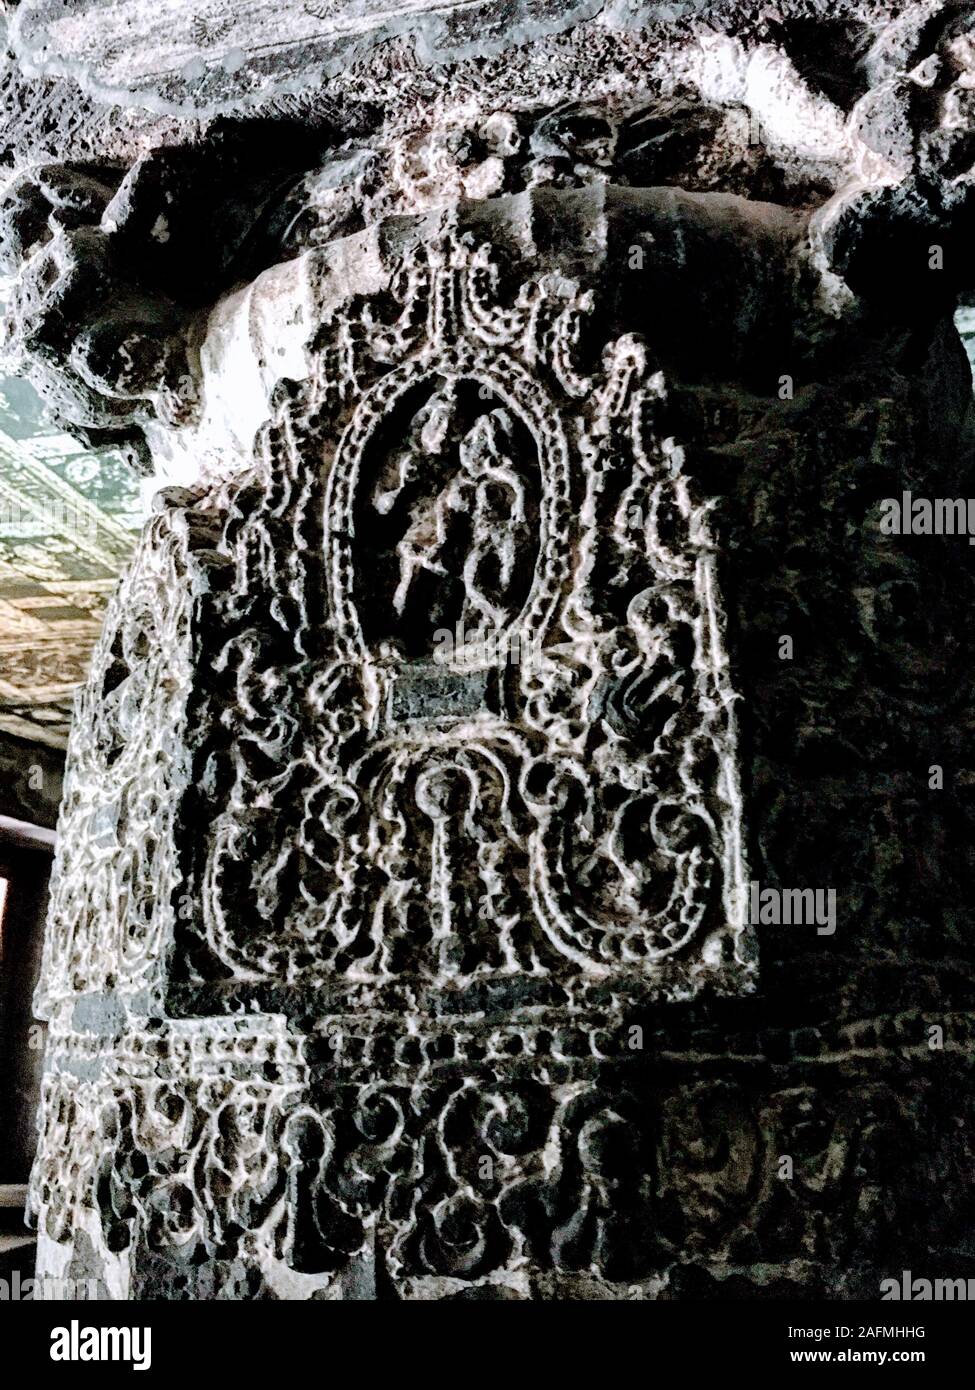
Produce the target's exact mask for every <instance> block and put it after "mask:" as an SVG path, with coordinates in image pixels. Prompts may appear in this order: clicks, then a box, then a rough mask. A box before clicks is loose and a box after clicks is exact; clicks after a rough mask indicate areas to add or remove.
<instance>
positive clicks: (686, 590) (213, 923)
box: [184, 234, 747, 993]
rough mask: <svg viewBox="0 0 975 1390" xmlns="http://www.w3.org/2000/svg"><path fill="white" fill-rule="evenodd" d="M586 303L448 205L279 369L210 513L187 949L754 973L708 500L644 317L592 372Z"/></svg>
mask: <svg viewBox="0 0 975 1390" xmlns="http://www.w3.org/2000/svg"><path fill="white" fill-rule="evenodd" d="M591 311H592V298H591V295H587V294H584V293H582V292H580V290H579V289H578V287H577V286H576V285H575V284H573V283H572V282H569V281H566V280H564V279H561V278H560V277H558V276H557V275H554V274H552V275H547V276H543V277H542V278H541V279H540V280H538V281H537V282H534V281H530V282H528V283H526V284H524V285H523V286H522V287H521V288H520V289H517V290H516V292H515V293H513V294H510V293H509V294H508V295H507V296H506V295H505V292H504V290H503V289H502V282H501V270H500V268H499V266H498V264H497V262H496V261H495V260H494V259H492V256H491V253H490V251H489V249H488V248H487V247H486V246H484V245H480V246H478V245H475V244H474V242H473V240H472V239H470V238H469V237H460V236H457V235H455V234H448V235H446V236H444V237H443V238H442V239H441V240H440V241H438V242H435V243H434V244H425V245H421V246H419V247H417V248H416V249H415V250H414V251H412V252H410V253H409V254H408V256H407V257H406V259H405V260H404V262H403V264H402V265H401V267H400V268H399V270H398V272H397V275H396V277H395V279H394V281H393V282H392V285H391V291H390V293H389V294H388V295H387V296H386V297H385V299H383V300H380V301H378V302H377V301H374V300H366V301H364V302H362V303H361V304H360V305H359V306H358V307H357V309H355V312H354V313H352V314H343V315H341V316H336V317H335V318H333V319H332V320H331V321H330V322H328V323H326V324H325V325H323V328H322V331H321V334H320V346H319V355H318V357H317V366H316V370H314V371H313V374H312V376H311V378H310V379H309V381H308V382H307V383H305V384H303V385H302V386H300V387H298V388H296V389H294V390H291V391H286V392H283V393H282V395H281V399H280V400H279V402H278V406H277V411H276V415H275V418H274V420H273V421H272V422H271V424H270V426H269V427H268V429H267V430H266V431H265V432H264V435H263V438H262V440H261V443H260V453H261V458H262V470H261V474H260V477H259V486H260V489H261V491H260V494H259V495H258V496H257V497H256V498H255V500H254V501H251V500H250V494H251V489H248V497H247V501H246V502H241V501H238V502H237V503H236V506H235V510H236V517H235V519H234V520H233V521H232V522H231V524H230V525H229V527H228V529H227V532H226V535H225V540H224V543H223V544H224V547H225V548H226V550H227V552H228V553H229V554H232V555H233V557H234V559H235V563H236V567H237V579H236V583H235V585H234V586H233V588H232V590H231V591H230V592H229V594H228V595H227V597H226V600H225V602H224V603H223V608H222V612H221V614H220V621H221V622H222V623H223V624H224V630H225V640H224V644H223V648H222V651H221V653H220V657H219V661H218V669H219V670H220V671H221V672H223V673H224V680H225V682H226V681H227V679H228V677H229V676H231V675H232V678H233V680H234V682H235V686H234V688H235V693H236V698H237V701H238V702H239V705H240V708H241V710H242V716H241V717H240V719H239V720H237V721H236V728H235V729H234V736H233V738H231V739H227V738H225V737H222V736H221V735H220V734H215V735H214V736H213V738H212V739H208V740H207V741H206V743H205V747H206V756H207V759H208V763H207V767H208V771H209V775H210V776H211V777H212V778H214V779H216V780H217V781H219V782H220V783H221V784H223V785H226V786H227V787H228V796H227V802H226V807H225V809H224V810H222V811H221V812H220V813H219V814H218V816H217V817H216V819H215V822H214V827H213V833H212V835H211V836H209V837H207V839H206V841H205V842H202V843H201V842H199V841H198V840H197V842H196V843H191V844H188V845H187V860H188V878H189V882H190V898H191V899H192V900H194V901H198V902H199V904H200V910H201V916H200V919H199V920H197V921H195V922H194V923H193V925H192V927H191V928H190V930H191V931H193V932H195V933H196V934H197V936H198V937H199V938H200V939H201V941H202V942H205V945H206V949H207V953H208V956H209V958H210V960H211V961H212V962H213V963H212V964H211V965H210V966H207V965H205V964H201V963H200V962H201V961H202V959H203V958H202V957H201V956H199V954H197V956H196V961H197V967H196V968H197V971H198V972H199V974H200V976H202V977H203V978H208V977H209V978H213V977H216V978H219V977H220V976H221V975H225V976H226V975H230V976H232V977H234V978H237V979H242V980H252V981H258V980H273V981H277V982H285V981H287V982H289V983H297V982H306V981H308V980H310V979H320V980H323V981H329V982H331V983H333V984H334V983H335V982H336V981H338V980H341V979H345V980H348V981H350V982H352V981H355V982H357V983H359V984H362V983H365V982H368V983H369V984H373V985H376V986H382V985H384V984H386V983H393V982H395V981H397V980H403V979H416V980H420V981H424V982H426V983H428V984H431V985H434V986H443V985H444V984H445V983H446V982H447V981H453V982H455V983H469V982H471V981H473V980H475V979H478V978H482V977H485V976H490V975H496V974H498V975H512V974H526V975H529V976H535V977H542V976H545V975H548V974H550V973H552V972H555V973H556V974H565V973H568V974H569V975H570V976H574V975H575V974H576V972H578V971H581V972H582V973H583V975H590V976H594V977H599V976H607V975H609V974H610V973H612V972H617V971H618V972H623V973H624V974H625V973H628V972H630V973H633V974H634V975H635V976H637V977H644V978H646V979H650V980H653V979H654V978H655V973H656V970H657V967H658V966H660V964H661V963H662V962H664V961H665V960H666V959H667V958H668V957H672V956H675V955H677V954H678V953H680V952H682V951H686V950H687V948H688V946H689V944H690V943H691V942H692V940H693V941H694V945H693V946H692V947H691V950H692V954H693V956H694V958H695V959H694V963H693V966H692V967H691V968H688V969H687V970H685V971H683V972H682V974H681V979H680V983H679V984H678V983H676V981H674V982H673V988H674V989H675V990H676V992H677V993H682V992H683V993H686V992H687V991H688V990H689V989H693V988H694V987H696V986H695V973H696V972H699V973H700V976H701V979H703V978H704V977H705V976H711V977H713V978H718V979H720V976H721V974H722V971H724V970H727V972H728V974H729V979H730V980H731V982H732V985H731V987H737V986H739V985H740V984H741V981H742V978H743V977H744V976H745V975H746V974H747V965H746V963H745V961H746V954H747V952H746V950H745V949H744V948H743V946H742V940H741V938H742V935H743V932H744V927H743V921H742V911H743V901H742V899H741V894H740V888H741V883H742V867H741V853H740V845H739V814H740V808H739V805H738V794H737V787H736V773H735V761H734V760H735V748H734V737H735V736H734V713H733V693H732V691H731V688H730V684H729V681H728V677H727V670H726V658H725V655H724V651H723V646H722V634H721V618H720V604H719V601H718V597H717V593H716V585H715V577H714V568H713V541H712V538H711V536H710V533H709V529H708V519H707V513H708V503H707V501H706V500H704V501H699V500H697V499H695V498H694V497H693V496H692V492H691V489H690V486H689V484H688V481H687V479H686V478H685V476H684V474H683V472H682V468H681V453H680V449H679V448H678V446H677V445H676V444H675V443H674V441H673V440H670V439H661V438H659V437H658V435H657V433H656V432H655V423H654V417H655V412H656V409H657V406H658V404H659V402H660V400H661V398H662V395H663V381H662V378H661V376H660V375H659V373H654V372H653V370H652V367H651V365H650V363H649V362H648V351H647V348H646V347H645V345H644V344H643V343H642V342H641V341H639V340H638V339H637V338H635V337H633V336H630V335H623V336H621V337H619V338H617V339H615V340H614V341H613V342H611V343H610V344H609V345H608V346H607V347H606V349H605V350H604V352H603V353H602V355H601V358H600V359H599V360H598V361H597V362H596V363H595V364H594V366H593V369H592V370H590V371H587V370H586V369H585V367H584V364H583V357H584V349H583V345H582V338H583V336H584V333H585V331H586V320H587V318H588V317H589V316H590V315H591ZM322 515H324V524H323V526H322V529H321V531H319V526H320V525H321V523H320V522H319V517H320V516H322ZM281 527H284V528H285V529H286V530H287V532H288V533H289V534H294V535H296V536H299V537H302V538H303V543H302V544H301V546H300V547H299V548H298V549H297V550H292V551H290V552H287V551H285V550H284V549H283V548H282V547H279V546H276V545H275V544H274V543H273V537H274V535H275V533H276V531H277V529H278V528H281ZM441 639H445V640H441ZM269 653H273V658H269ZM224 688H227V687H226V685H225V687H224ZM194 838H195V837H194ZM255 912H256V915H255ZM258 922H259V923H260V926H259V928H257V929H255V928H256V924H257V923H258ZM184 958H185V957H184ZM699 982H700V981H698V983H699ZM665 992H666V991H665Z"/></svg>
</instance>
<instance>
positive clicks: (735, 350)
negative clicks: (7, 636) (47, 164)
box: [5, 3, 975, 1299]
mask: <svg viewBox="0 0 975 1390" xmlns="http://www.w3.org/2000/svg"><path fill="white" fill-rule="evenodd" d="M32 8H36V7H32ZM25 23H26V21H25ZM969 29H970V18H969V17H968V16H967V14H966V13H965V12H963V11H962V10H960V9H957V8H951V7H941V8H937V7H934V8H933V7H930V6H923V7H921V6H908V5H904V6H894V7H890V6H879V5H878V6H871V5H868V4H865V3H861V4H856V5H849V6H842V7H829V9H827V8H826V7H823V6H806V5H798V4H796V5H792V4H783V5H780V6H777V7H773V8H772V9H769V8H768V7H762V9H761V12H760V13H759V12H758V10H757V8H755V9H753V8H752V7H747V6H746V7H742V6H740V5H739V6H735V7H733V9H732V8H729V7H721V6H712V7H707V9H706V13H705V12H704V11H703V10H701V9H699V8H698V7H682V8H681V9H680V12H679V13H676V14H675V13H674V12H672V11H670V10H668V11H667V12H666V13H665V12H664V10H663V9H662V8H657V7H654V8H653V11H652V12H651V13H648V14H647V15H646V17H645V21H643V22H641V23H639V24H637V25H636V27H633V28H632V29H631V28H627V27H626V26H624V25H619V26H615V27H614V25H611V24H608V23H602V22H601V21H588V20H583V21H580V22H578V23H574V24H572V25H571V26H570V27H569V29H568V31H567V32H566V33H564V34H562V35H549V36H548V37H544V36H543V37H538V38H536V39H534V40H533V41H532V42H525V43H522V44H520V45H519V46H517V47H514V48H511V49H509V50H508V51H506V52H505V54H504V55H502V56H500V57H494V56H491V55H486V56H480V57H468V58H464V59H463V61H458V62H457V63H454V64H449V65H448V64H443V63H437V62H433V63H432V64H431V63H430V62H429V61H424V62H422V63H420V62H414V61H413V60H412V59H410V60H409V61H407V60H405V59H404V54H405V53H407V52H408V50H409V44H408V41H407V40H401V41H398V42H397V43H393V44H389V45H386V46H384V47H380V48H378V49H377V50H376V51H375V53H374V54H373V55H371V56H370V57H369V58H368V59H367V60H363V61H361V62H358V63H354V64H351V65H350V66H349V68H348V70H347V71H344V72H342V73H341V74H338V75H337V76H336V78H335V81H334V83H333V84H330V87H329V91H328V93H327V95H323V96H321V97H320V98H317V99H310V100H309V102H308V104H307V107H304V108H303V105H302V103H303V102H304V98H301V100H299V99H298V98H297V97H287V96H280V95H276V96H271V97H266V98H265V105H264V106H263V107H261V108H260V109H256V110H255V113H254V116H253V118H252V120H250V121H237V120H236V119H233V120H230V121H229V122H226V123H223V124H213V123H209V118H207V119H205V120H204V121H202V122H201V126H200V129H199V130H198V131H197V132H195V133H190V132H189V131H186V130H183V131H180V130H177V132H176V137H175V138H174V139H173V144H172V148H164V147H162V145H161V144H157V145H156V147H155V148H154V149H153V150H152V152H151V153H148V154H145V155H144V156H143V157H142V158H141V159H140V160H138V161H137V162H135V163H132V160H131V157H126V159H125V160H124V166H125V167H116V168H115V172H114V174H113V175H112V176H111V177H109V174H108V172H107V169H106V167H105V166H106V163H108V162H109V161H103V162H102V163H101V164H99V165H98V166H97V167H94V168H91V167H86V168H85V169H84V170H83V171H80V170H79V168H78V164H77V162H76V160H75V157H74V153H73V154H72V158H71V159H70V160H66V161H65V163H64V164H63V165H62V166H61V167H60V169H59V170H58V171H57V172H55V173H52V172H51V171H47V172H45V171H43V170H42V171H40V172H38V171H37V170H23V171H22V172H21V174H20V175H19V181H18V182H17V183H16V184H15V185H14V186H13V188H12V189H11V191H10V201H9V204H8V208H7V212H6V214H5V216H6V219H7V223H6V225H7V226H8V228H9V235H10V237H11V238H13V240H12V241H11V246H12V248H13V251H14V255H13V263H14V265H15V267H17V268H18V271H19V275H20V288H19V290H18V298H17V299H16V302H15V305H16V307H15V314H14V316H13V324H12V342H13V349H14V350H15V351H19V352H21V353H22V354H23V355H24V360H25V361H28V362H30V363H32V364H35V365H34V366H32V371H36V374H37V379H38V380H39V381H41V384H42V387H43V389H46V390H47V391H48V393H49V396H50V398H51V399H52V400H53V401H54V402H55V403H56V404H57V405H58V407H59V408H60V409H61V410H62V411H63V412H64V414H65V416H66V418H72V419H76V421H77V423H78V424H79V425H81V426H82V427H84V428H88V429H95V430H108V431H110V432H114V434H115V435H117V436H118V437H124V438H128V439H130V440H131V441H132V448H133V450H134V451H136V452H138V453H139V454H140V456H141V457H142V458H143V460H144V463H145V466H146V467H151V468H152V469H153V470H154V472H155V477H156V479H157V481H159V482H164V483H166V484H167V486H166V488H165V489H164V490H163V491H162V493H161V495H160V498H159V501H158V506H157V513H156V515H155V516H154V518H153V520H152V521H151V523H150V525H149V527H148V528H147V531H146V533H145V535H144V537H143V540H142V543H141V545H140V548H139V551H138V554H137V556H136V559H135V561H134V564H133V566H132V567H131V569H130V570H129V572H128V573H127V574H126V576H125V577H124V579H123V581H122V584H121V586H120V589H119V593H118V596H117V599H116V601H115V604H114V606H113V609H112V612H111V614H110V616H109V619H108V621H107V623H106V628H105V631H104V633H103V636H102V639H101V642H100V645H99V648H98V651H97V653H96V658H95V662H94V665H93V669H92V672H91V675H90V679H89V681H88V684H87V686H86V688H85V690H84V692H83V694H82V695H81V697H80V700H79V705H78V713H77V718H76V723H75V728H74V732H73V735H72V746H71V749H70V753H69V763H68V771H67V777H66V783H65V799H64V806H63V812H62V820H61V848H60V852H59V864H58V869H57V873H56V877H55V882H54V885H53V890H52V891H53V904H52V912H51V917H50V922H49V931H48V939H47V946H46V955H45V966H44V976H43V981H42V986H41V990H40V993H39V1002H40V1004H41V1006H42V1007H43V1009H44V1011H45V1013H46V1014H47V1015H48V1016H49V1017H50V1020H51V1037H52V1043H51V1050H50V1056H49V1064H48V1074H47V1078H46V1098H45V1104H44V1109H43V1115H42V1139H41V1146H40V1151H39V1155H38V1160H37V1164H36V1167H35V1173H34V1183H33V1201H34V1206H35V1210H36V1212H37V1217H38V1227H39V1237H40V1239H39V1248H40V1258H41V1262H42V1269H43V1270H45V1271H46V1272H48V1273H49V1274H51V1275H53V1276H58V1275H64V1274H65V1272H66V1271H67V1270H69V1269H70V1268H75V1267H77V1268H84V1269H85V1271H86V1272H87V1273H86V1276H85V1277H88V1274H89V1273H90V1272H91V1271H92V1270H97V1275H98V1278H99V1279H101V1280H102V1282H103V1287H104V1288H105V1290H106V1291H107V1292H108V1293H109V1294H110V1295H111V1296H116V1297H135V1298H139V1297H149V1296H164V1297H171V1298H184V1297H224V1298H281V1297H284V1298H381V1299H384V1298H391V1297H399V1298H417V1299H425V1298H467V1297H529V1298H567V1297H570V1298H579V1297H581V1298H587V1299H600V1298H611V1299H615V1298H626V1297H637V1298H685V1297H728V1296H733V1297H741V1296H750V1297H763V1296H770V1295H777V1294H778V1295H782V1294H788V1295H790V1296H791V1295H797V1294H798V1295H799V1296H809V1297H813V1296H817V1295H821V1294H825V1295H828V1296H837V1297H862V1296H874V1295H875V1294H876V1292H877V1290H878V1286H879V1280H880V1279H881V1278H882V1277H884V1276H885V1275H887V1274H891V1273H893V1274H895V1275H897V1274H899V1271H900V1270H901V1269H903V1268H911V1269H913V1270H915V1271H916V1272H918V1273H920V1272H921V1271H922V1270H925V1271H927V1270H930V1271H931V1272H932V1273H937V1274H939V1275H942V1276H949V1275H955V1274H965V1273H968V1272H970V1271H969V1270H968V1267H967V1266H968V1263H969V1262H970V1255H969V1253H968V1252H969V1251H970V1248H971V1236H972V1215H973V1212H972V1200H971V1197H970V1194H969V1191H968V1176H969V1174H970V1165H971V1120H972V1116H971V1110H972V1091H971V1084H970V1066H971V1047H972V1038H973V1012H972V1010H973V1002H975V1001H973V972H972V948H971V940H972V932H971V912H972V910H971V906H970V903H969V892H968V886H967V885H968V881H969V879H970V876H971V869H972V849H971V846H972V824H971V821H972V816H971V796H970V787H969V780H970V779H969V774H968V772H967V769H966V752H965V750H966V748H967V746H968V741H969V738H970V734H971V724H972V716H971V713H970V711H969V704H970V699H969V692H970V689H971V684H972V676H973V667H972V659H971V655H970V653H969V651H968V645H967V642H966V632H967V625H968V613H969V610H970V605H971V602H972V598H973V597H975V595H973V594H972V583H973V582H972V577H971V569H970V565H969V563H968V560H969V555H970V551H969V548H968V546H966V545H965V543H964V537H962V536H959V537H950V536H944V537H938V536H927V537H923V536H922V537H918V536H910V535H906V536H902V537H900V538H897V537H891V536H887V535H884V534H883V533H882V531H881V529H880V526H879V524H878V515H879V508H880V502H881V500H882V499H883V498H885V497H891V496H898V495H900V493H901V491H902V490H904V489H911V490H913V492H914V493H916V494H917V495H919V496H920V495H924V496H941V497H948V496H956V495H960V494H961V493H963V492H964V491H965V490H966V481H965V480H966V479H967V478H968V477H969V476H970V472H969V469H970V465H971V461H972V381H971V369H970V366H969V363H968V360H967V358H966V355H965V352H964V350H963V347H962V344H961V341H960V339H959V336H958V332H957V329H956V328H955V326H954V323H953V318H952V312H953V310H954V308H955V303H956V298H957V294H958V292H959V290H963V291H965V290H966V287H967V288H970V285H971V273H970V267H969V265H968V264H967V263H966V262H965V260H964V259H963V257H962V256H961V254H960V250H959V248H960V247H961V246H962V245H963V237H964V236H965V235H966V232H967V228H968V224H969V221H970V217H971V210H970V209H971V203H970V196H969V195H970V168H969V165H970V159H969V148H968V146H969V142H968V137H967V136H966V134H965V131H966V128H967V123H968V115H967V110H968V98H969V93H970V90H971V86H970V74H971V39H970V37H969ZM124 57H125V55H122V57H121V58H120V59H119V61H122V60H124ZM427 58H428V59H429V55H427ZM241 70H242V71H243V69H241ZM543 77H544V80H543ZM134 85H137V84H134ZM380 93H383V94H384V95H383V100H382V103H381V105H380V103H379V96H380ZM232 99H235V98H233V94H232V93H231V95H230V96H228V100H232ZM284 111H288V113H289V119H291V121H292V122H294V121H297V122H298V124H299V125H301V127H302V128H303V131H304V143H303V144H300V145H298V144H296V145H295V146H293V147H291V148H287V147H285V148H282V149H281V150H280V151H279V153H278V154H277V155H276V154H275V152H274V145H273V133H274V131H275V129H276V127H275V126H274V124H273V122H274V120H280V119H281V116H282V113H283V112H284ZM157 119H159V120H163V119H170V118H169V117H162V116H160V117H158V118H157ZM291 128H292V129H293V128H294V126H293V125H292V127H291ZM150 129H151V127H150ZM248 132H250V133H251V134H254V135H260V136H261V143H259V144H257V145H255V147H254V149H253V151H252V153H251V154H248V153H247V144H246V142H247V138H248ZM172 134H173V132H172V129H171V130H170V132H169V137H167V138H170V137H171V136H172ZM126 138H127V137H126ZM224 157H226V158H227V160H228V163H227V164H226V166H225V167H224V166H222V164H221V160H222V159H223V158H224ZM285 161H286V167H282V166H283V165H284V163H285ZM69 166H70V167H69ZM221 168H223V173H222V174H221ZM276 170H279V171H281V175H282V176H281V177H280V178H277V177H276V176H275V171H276ZM79 179H81V182H80V183H79ZM90 180H93V181H94V184H95V185H96V191H97V190H102V191H98V192H97V197H96V196H95V193H94V192H92V186H91V183H90V182H89V181H90ZM65 190H69V191H71V197H70V198H69V197H68V196H67V195H66V193H65ZM103 192H104V193H105V195H106V196H105V197H104V198H103V196H102V193H103ZM88 195H91V196H88ZM58 199H60V201H58ZM65 209H67V211H66V212H65ZM112 209H114V211H112ZM160 219H162V220H161V221H160ZM163 232H164V233H165V235H164V236H163V235H161V233H163ZM17 237H19V240H17V239H16V238H17ZM191 247H192V248H193V249H194V252H195V254H194V257H193V259H192V260H190V259H189V249H190V248H191ZM935 248H937V249H938V250H939V251H940V256H934V259H933V260H932V256H933V250H934V249H935ZM25 257H26V259H25ZM44 266H49V267H54V270H56V274H55V273H54V271H52V272H51V273H49V274H44V273H42V267H44ZM106 295H108V296H114V297H115V299H114V301H113V303H112V305H111V307H110V308H109V309H106V310H105V312H104V313H103V315H102V316H101V317H96V318H95V319H94V328H93V326H92V323H91V322H90V320H92V317H93V315H92V309H91V306H92V305H93V304H97V303H104V302H105V296H106ZM95 329H97V330H98V331H95ZM42 377H43V381H42V380H41V379H42ZM458 628H461V629H462V639H463V640H460V641H458V640H457V639H458ZM444 634H447V637H446V638H445V636H444ZM783 637H788V638H789V639H790V642H791V647H790V649H789V656H788V658H787V659H782V650H783V649H782V639H783ZM515 646H516V648H517V656H516V657H513V655H512V648H513V647H515ZM933 766H938V767H940V768H941V769H942V772H943V778H942V783H943V784H942V785H940V786H933V785H932V780H931V776H930V774H931V771H932V767H933ZM749 880H755V881H758V882H760V883H761V884H763V885H765V884H768V885H774V886H776V887H781V888H783V889H788V888H790V887H794V888H796V889H802V888H809V889H813V888H820V889H826V887H827V886H829V887H830V888H832V889H833V890H834V891H835V894H836V903H837V910H836V921H835V931H834V932H831V933H830V932H826V933H818V932H817V929H816V926H815V925H814V924H806V925H795V926H773V925H771V924H765V925H763V924H761V923H758V924H757V925H756V924H754V923H752V922H751V921H750V920H749V907H750V904H749V895H748V892H747V884H748V882H749ZM756 940H757V943H758V947H759V952H758V959H757V961H756V956H755V949H754V948H755V943H756ZM932 1028H934V1029H940V1030H941V1037H940V1042H941V1045H940V1046H932V1032H931V1030H932ZM919 1136H920V1137H919ZM785 1159H788V1160H789V1163H788V1165H785V1164H784V1163H783V1160H785ZM786 1169H787V1170H788V1171H786ZM72 1261H74V1265H72Z"/></svg>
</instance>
